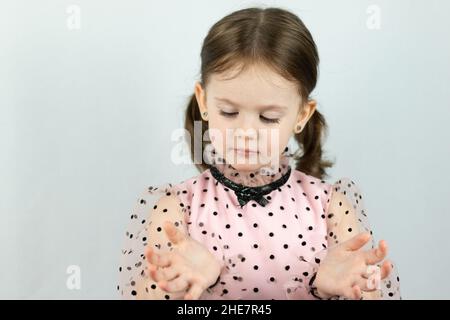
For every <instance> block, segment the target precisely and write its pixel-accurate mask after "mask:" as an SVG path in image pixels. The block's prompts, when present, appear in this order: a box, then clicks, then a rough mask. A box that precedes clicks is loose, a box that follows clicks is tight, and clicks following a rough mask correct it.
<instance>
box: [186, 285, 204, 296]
mask: <svg viewBox="0 0 450 320" xmlns="http://www.w3.org/2000/svg"><path fill="white" fill-rule="evenodd" d="M202 293H203V288H202V287H201V286H200V285H199V284H197V283H193V284H192V285H191V287H190V288H189V291H188V292H187V293H186V294H185V295H184V299H185V300H198V298H200V296H201V295H202Z"/></svg>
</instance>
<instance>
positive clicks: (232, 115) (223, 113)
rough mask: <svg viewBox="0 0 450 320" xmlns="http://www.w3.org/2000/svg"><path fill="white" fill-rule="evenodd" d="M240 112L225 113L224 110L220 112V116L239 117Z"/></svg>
mask: <svg viewBox="0 0 450 320" xmlns="http://www.w3.org/2000/svg"><path fill="white" fill-rule="evenodd" d="M238 113H239V112H225V111H222V110H220V114H221V115H222V116H225V117H230V118H231V117H234V116H235V115H237V114H238Z"/></svg>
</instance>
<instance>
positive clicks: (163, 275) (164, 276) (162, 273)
mask: <svg viewBox="0 0 450 320" xmlns="http://www.w3.org/2000/svg"><path fill="white" fill-rule="evenodd" d="M156 272H157V273H158V276H159V279H161V280H160V281H169V280H172V279H174V278H176V277H177V276H178V275H179V274H180V272H179V271H178V268H175V267H173V266H171V267H167V268H159V269H158V270H157V271H156Z"/></svg>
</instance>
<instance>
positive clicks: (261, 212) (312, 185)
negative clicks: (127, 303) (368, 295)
mask: <svg viewBox="0 0 450 320" xmlns="http://www.w3.org/2000/svg"><path fill="white" fill-rule="evenodd" d="M291 161H292V154H291V153H289V149H286V150H285V152H284V153H283V155H282V158H281V162H280V166H279V168H278V170H277V172H275V173H274V172H269V173H267V174H266V175H265V174H262V173H261V172H260V171H258V172H256V171H255V172H251V173H248V172H247V173H245V174H244V173H243V172H238V171H236V170H235V169H234V168H233V167H232V166H231V165H228V164H218V163H213V165H212V166H211V167H210V169H208V170H206V171H204V172H203V173H201V174H199V175H197V176H195V177H191V178H189V179H187V180H185V181H182V182H180V183H178V184H175V185H172V184H169V183H168V184H165V185H162V186H157V187H154V186H150V187H149V188H147V189H146V190H145V191H144V192H143V194H142V195H141V196H140V197H139V198H138V199H137V203H136V205H135V207H134V209H133V213H132V215H131V223H130V225H129V228H128V229H127V231H126V235H125V236H126V240H125V242H124V248H123V250H122V255H121V261H120V266H119V285H118V286H117V289H118V291H119V293H120V294H121V296H122V297H123V298H133V297H134V296H135V295H136V288H135V286H134V283H135V280H136V278H137V277H145V275H144V274H143V270H144V268H146V261H145V256H143V252H144V249H145V246H146V243H145V241H142V238H143V237H144V235H143V233H142V232H143V230H146V229H145V225H146V221H148V220H149V219H148V218H149V217H148V215H149V212H150V211H151V210H150V208H152V207H153V206H154V204H155V203H156V202H157V200H158V199H159V198H160V197H161V196H163V195H165V194H176V195H177V196H178V198H179V199H180V206H182V211H183V212H184V215H185V221H186V222H187V224H188V232H189V235H190V236H191V237H193V238H194V239H196V240H198V241H199V242H201V243H202V244H204V245H205V246H206V247H207V248H208V249H209V250H210V252H211V253H213V254H214V255H215V256H216V258H217V259H220V260H222V261H223V263H224V266H225V267H224V268H223V269H222V273H221V274H220V277H219V279H218V281H217V282H216V284H215V285H214V286H212V287H211V288H209V289H207V290H205V291H204V293H203V295H202V296H201V299H233V300H237V299H242V300H248V299H266V300H270V299H317V298H316V297H315V296H314V295H313V294H312V293H311V285H310V284H311V283H310V282H311V280H312V277H313V275H314V274H315V272H316V271H317V268H318V266H319V265H320V262H321V260H322V259H323V258H324V256H325V255H326V253H327V249H328V247H329V246H331V245H333V244H337V243H338V242H339V239H338V238H336V234H333V232H331V231H330V230H328V229H327V219H330V218H331V216H332V215H333V213H330V212H328V205H329V203H330V196H331V193H332V189H333V188H334V189H335V190H336V191H340V192H342V193H344V194H345V195H346V196H347V197H348V199H349V201H350V202H351V203H352V204H353V208H354V209H355V211H356V214H357V215H358V223H359V224H360V230H361V231H363V230H367V231H371V229H370V227H369V223H368V220H367V214H366V212H365V211H366V210H365V208H364V205H363V202H362V196H361V194H360V191H359V189H358V188H357V186H356V185H355V183H354V182H353V181H352V180H350V179H348V178H341V179H339V180H337V181H336V182H334V183H333V184H330V183H327V182H325V181H324V180H320V179H318V178H315V177H313V176H310V175H307V174H305V173H303V172H301V171H299V170H296V169H295V167H294V166H293V164H292V163H293V162H291ZM244 187H247V188H244ZM336 227H338V228H340V227H342V228H346V226H339V225H338V223H336ZM145 234H147V233H145ZM355 234H356V233H355ZM130 235H131V236H132V237H130ZM372 239H373V238H372ZM158 245H159V246H160V247H159V248H158V249H161V248H164V247H165V248H168V247H170V243H169V244H164V243H162V244H157V245H156V246H158ZM369 245H370V246H369V247H368V248H370V247H373V246H374V245H375V241H374V239H373V240H372V242H371V243H369ZM389 258H390V257H389ZM148 281H151V279H148ZM149 288H150V289H155V285H154V284H153V285H152V286H149ZM381 294H382V298H383V299H401V296H400V279H399V277H398V273H397V268H396V267H394V270H393V272H391V274H390V276H389V277H388V278H386V279H384V280H382V281H381ZM170 297H171V295H170V294H167V295H166V296H165V298H166V299H170ZM336 298H337V299H344V298H343V297H336Z"/></svg>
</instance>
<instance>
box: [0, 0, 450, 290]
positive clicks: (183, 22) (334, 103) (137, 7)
mask: <svg viewBox="0 0 450 320" xmlns="http://www.w3.org/2000/svg"><path fill="white" fill-rule="evenodd" d="M70 5H77V6H78V7H79V8H80V9H81V12H80V13H81V15H80V17H81V20H80V21H81V25H80V26H81V28H80V29H70V28H68V25H67V20H68V19H69V16H70V14H69V13H67V12H66V10H67V8H68V7H69V6H70ZM253 5H264V6H271V5H273V6H279V7H283V8H285V9H288V10H291V11H293V12H294V13H296V14H297V15H298V16H299V17H300V18H301V19H302V20H303V21H304V22H305V24H306V25H307V27H308V28H309V29H310V31H311V33H312V34H313V37H314V39H315V40H316V42H317V45H318V48H319V54H320V57H321V65H320V78H319V83H318V86H317V88H316V90H315V91H314V93H313V97H314V98H316V99H317V100H318V101H319V110H320V111H321V112H322V113H323V114H324V115H325V117H326V120H327V121H328V124H329V127H330V129H329V136H328V139H327V140H326V144H325V150H326V156H327V157H328V158H330V159H335V160H336V166H335V167H333V169H332V170H331V171H330V174H331V176H332V178H331V179H327V180H328V182H333V181H334V180H335V179H338V178H339V177H344V176H346V177H351V178H352V179H353V180H354V181H355V182H356V183H357V184H358V185H359V186H360V187H361V189H362V192H363V195H364V197H365V203H366V206H367V208H368V211H367V213H368V215H369V219H370V220H371V222H372V227H373V230H374V234H375V237H376V239H386V240H387V242H388V244H389V247H390V257H391V258H392V259H393V261H394V262H396V263H397V265H398V268H399V272H400V278H401V289H402V290H401V291H402V295H403V297H404V298H405V299H431V298H440V299H443V298H449V297H450V289H449V288H450V277H448V276H446V275H447V271H448V270H449V269H450V258H449V253H448V249H447V243H448V235H449V232H450V228H449V223H450V218H449V216H450V204H449V198H450V190H449V187H448V184H449V181H450V180H449V178H450V177H449V173H448V164H449V163H450V150H449V149H450V148H449V143H448V138H449V137H450V125H449V123H450V122H449V120H450V96H449V93H448V86H449V83H450V59H449V58H450V42H449V41H448V39H449V36H450V34H449V33H450V20H449V19H448V14H449V12H450V2H448V1H445V0H440V1H438V0H433V1H424V0H421V1H419V0H416V1H412V0H411V1H406V0H396V1H387V0H386V1H361V0H351V1H350V0H345V1H344V0H343V1H259V2H256V1H194V0H191V1H181V0H179V1H170V0H167V1H143V0H142V1H124V0H122V1H111V0H108V1H106V0H101V1H99V0H97V1H93V0H89V1H87V0H83V1H81V0H79V1H57V0H51V1H50V0H40V1H23V0H0V219H1V220H0V254H1V256H0V281H1V282H0V298H6V299H11V298H26V299H31V298H43V299H47V298H50V299H56V298H62V299H80V298H88V299H93V298H101V299H107V298H112V299H115V298H118V295H117V293H116V289H115V288H116V280H117V275H118V270H117V268H118V259H119V255H120V247H121V243H122V240H123V236H124V231H125V228H126V225H127V223H128V220H129V216H130V213H131V208H132V207H133V206H134V204H135V201H136V200H137V196H138V195H139V194H140V192H142V191H143V190H144V189H145V187H146V186H148V185H155V184H158V183H163V182H180V181H181V180H184V179H186V178H189V177H191V176H193V175H196V174H198V172H197V171H196V170H195V168H194V167H193V166H189V165H181V166H180V165H176V164H174V163H171V162H170V153H171V150H172V148H173V146H174V142H172V141H171V133H172V131H173V130H175V129H177V128H179V127H181V126H182V123H183V113H184V109H185V106H186V102H187V99H188V97H189V95H190V94H192V93H193V87H194V82H195V80H197V79H198V72H199V67H200V58H199V54H200V49H201V44H202V41H203V38H204V37H205V36H206V33H207V32H208V29H209V28H210V27H211V26H212V24H213V23H214V22H216V21H217V20H219V19H220V18H222V17H223V16H225V15H226V14H228V13H231V12H232V11H234V10H237V9H241V8H244V7H248V6H253ZM373 5H375V6H377V8H379V9H380V17H381V20H380V21H381V24H380V29H370V28H368V26H367V20H368V19H369V17H370V14H369V13H368V12H367V9H368V8H369V7H370V6H373ZM70 265H76V266H79V267H80V270H81V288H80V289H79V290H70V289H68V288H67V286H66V280H67V278H68V277H69V275H68V274H67V273H66V270H67V267H68V266H70Z"/></svg>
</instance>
